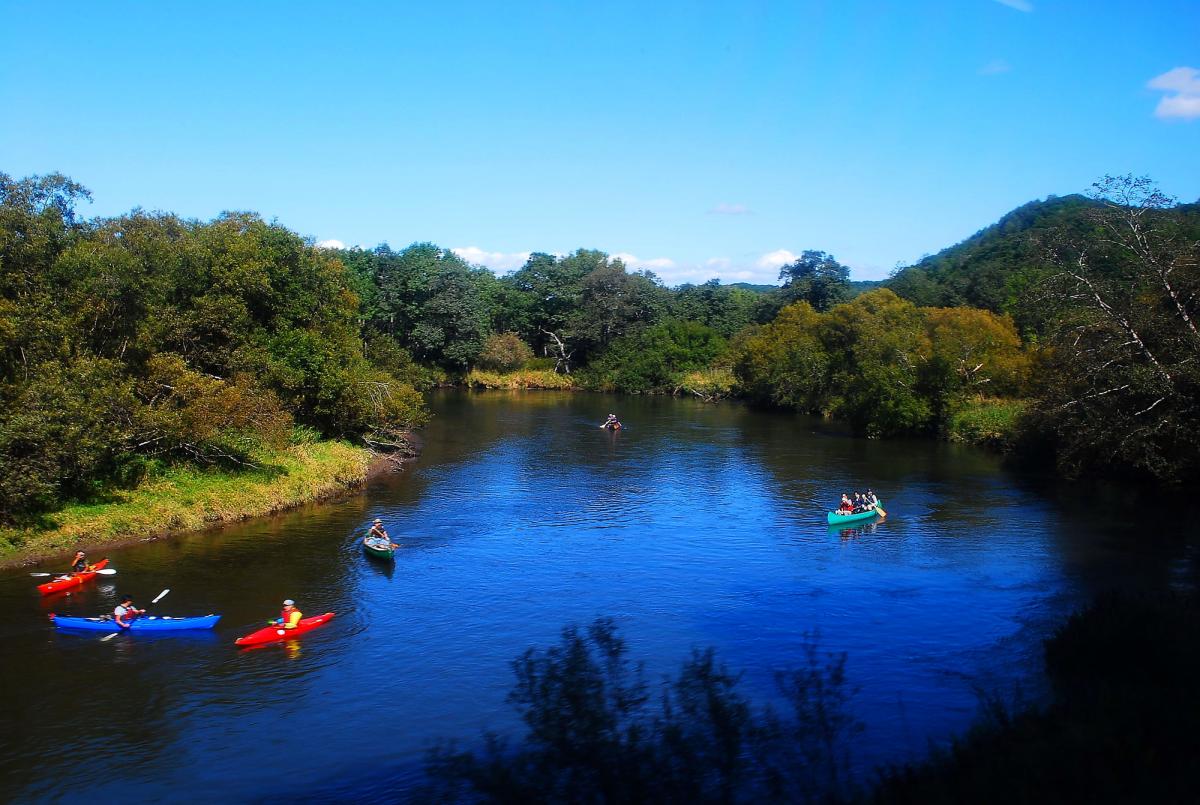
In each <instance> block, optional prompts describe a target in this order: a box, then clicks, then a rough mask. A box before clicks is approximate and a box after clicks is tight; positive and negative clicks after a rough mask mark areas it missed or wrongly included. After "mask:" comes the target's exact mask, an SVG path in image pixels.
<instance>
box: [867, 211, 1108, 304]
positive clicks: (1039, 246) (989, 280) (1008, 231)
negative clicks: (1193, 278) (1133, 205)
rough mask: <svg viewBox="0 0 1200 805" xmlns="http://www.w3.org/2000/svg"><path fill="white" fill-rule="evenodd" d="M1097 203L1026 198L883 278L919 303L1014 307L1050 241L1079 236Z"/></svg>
mask: <svg viewBox="0 0 1200 805" xmlns="http://www.w3.org/2000/svg"><path fill="white" fill-rule="evenodd" d="M1098 203H1099V202H1097V201H1094V200H1092V199H1089V198H1087V197H1086V196H1081V195H1070V196H1062V197H1055V196H1051V197H1050V198H1048V199H1046V200H1045V201H1031V202H1029V203H1028V204H1025V205H1023V206H1020V207H1017V208H1016V209H1015V210H1013V211H1012V212H1010V213H1008V214H1007V215H1005V216H1004V217H1003V218H1001V219H1000V220H999V221H997V222H996V223H994V224H992V225H991V226H988V227H986V228H984V229H981V230H980V231H978V232H976V233H975V234H974V235H972V236H971V237H969V238H967V239H966V240H964V241H962V242H961V243H958V244H956V245H954V246H950V247H949V248H946V249H942V250H941V251H940V252H938V253H937V254H935V255H932V256H930V257H926V258H924V259H922V260H920V261H919V262H918V263H917V264H916V265H913V266H909V267H908V268H904V269H901V270H900V271H899V272H897V273H896V274H895V276H893V277H892V278H891V279H890V280H888V281H887V282H886V283H884V285H885V287H887V288H891V289H892V290H893V291H895V292H896V293H897V294H898V295H899V296H901V297H902V298H904V299H907V300H909V301H910V302H913V303H915V304H917V305H921V306H924V307H958V306H960V305H967V306H970V307H980V308H985V309H987V310H991V311H993V312H996V313H1013V312H1015V302H1016V300H1017V299H1018V298H1019V295H1020V293H1021V290H1022V289H1023V288H1025V287H1027V286H1028V285H1029V284H1030V283H1031V282H1032V281H1033V279H1034V277H1035V276H1036V272H1037V267H1038V266H1039V265H1042V264H1044V262H1045V260H1044V258H1043V256H1042V254H1041V253H1042V251H1043V250H1044V249H1045V248H1047V247H1048V246H1049V245H1050V243H1049V242H1050V241H1052V240H1061V239H1062V238H1063V237H1064V236H1067V237H1071V236H1079V239H1081V240H1082V239H1083V236H1084V235H1085V234H1086V233H1087V231H1088V230H1089V229H1090V228H1091V227H1092V226H1094V224H1093V223H1090V222H1089V220H1088V216H1087V215H1085V213H1086V211H1087V210H1088V209H1092V208H1095V207H1096V206H1097V205H1098Z"/></svg>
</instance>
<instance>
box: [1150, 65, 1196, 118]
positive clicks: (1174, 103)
mask: <svg viewBox="0 0 1200 805" xmlns="http://www.w3.org/2000/svg"><path fill="white" fill-rule="evenodd" d="M1146 86H1147V87H1149V88H1150V89H1156V90H1159V91H1161V92H1165V93H1167V94H1166V95H1164V96H1163V97H1162V98H1161V99H1160V100H1159V102H1158V106H1157V107H1155V109H1154V115H1155V117H1161V118H1172V117H1178V118H1182V119H1184V120H1191V119H1193V118H1197V117H1200V70H1197V69H1196V68H1195V67H1176V68H1175V69H1173V70H1168V71H1167V72H1165V73H1163V74H1162V75H1160V76H1155V77H1154V78H1152V79H1150V81H1149V82H1147V84H1146Z"/></svg>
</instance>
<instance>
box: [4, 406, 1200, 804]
mask: <svg viewBox="0 0 1200 805" xmlns="http://www.w3.org/2000/svg"><path fill="white" fill-rule="evenodd" d="M432 407H433V411H434V413H435V416H434V418H433V421H432V423H431V424H430V425H429V426H428V428H427V429H426V430H425V432H424V440H425V447H424V451H423V453H422V455H421V457H420V459H419V460H418V461H417V462H415V463H414V464H412V465H410V466H409V467H408V468H407V469H406V471H405V472H403V473H401V474H399V475H394V476H390V477H387V478H383V479H380V480H377V481H375V482H373V483H372V484H371V485H370V486H369V488H368V489H367V490H366V493H365V494H363V495H361V496H357V497H353V498H351V499H348V500H346V501H344V502H340V503H335V504H330V505H323V506H311V507H306V508H303V509H300V510H297V511H294V512H290V513H288V514H285V515H281V516H277V517H273V518H264V519H260V520H255V521H252V522H248V523H244V524H240V525H237V526H233V527H228V528H224V529H221V530H218V531H213V532H209V533H203V534H194V535H189V536H185V537H180V538H176V539H171V540H163V541H158V542H150V543H146V544H142V545H136V546H132V547H128V548H123V549H119V550H113V551H110V552H108V555H109V556H110V557H111V559H112V567H114V568H116V569H117V570H118V575H116V576H113V577H107V578H105V577H102V578H99V579H97V580H96V581H94V582H91V583H89V584H87V585H85V586H84V587H83V588H82V589H80V590H79V591H78V592H76V593H75V594H73V595H71V596H65V595H60V596H54V597H49V598H46V599H39V596H38V595H37V594H36V592H35V590H34V589H33V587H34V583H35V581H36V580H33V579H30V578H29V575H28V569H25V570H9V571H4V572H3V573H0V612H3V613H4V614H3V617H2V618H0V645H3V658H4V659H3V666H2V669H0V713H2V714H3V726H2V727H0V801H9V802H12V801H17V802H26V801H49V800H67V801H70V800H84V799H95V800H102V801H112V800H118V799H120V800H126V801H131V802H144V801H152V800H165V799H170V800H172V801H231V800H232V801H244V800H254V799H259V798H266V799H272V798H280V799H292V798H295V797H297V796H301V795H308V796H316V797H317V798H331V799H336V798H347V797H351V796H352V795H357V796H359V797H363V798H367V799H370V798H372V797H385V796H397V795H402V793H403V791H404V787H405V786H407V785H410V784H411V782H412V780H413V778H414V771H413V770H414V769H417V768H419V763H420V760H421V758H422V755H423V752H424V750H425V748H426V747H428V746H429V745H430V744H431V743H432V742H434V741H436V740H439V739H456V740H458V741H459V742H460V744H462V745H466V746H470V745H472V743H473V742H475V741H477V740H478V737H479V735H480V734H481V732H482V731H483V730H485V729H491V730H497V731H500V732H510V733H511V732H515V731H516V730H517V727H518V726H519V725H518V723H517V721H516V718H515V716H514V714H513V712H512V710H511V709H510V708H509V707H508V706H507V705H506V704H505V703H504V698H505V695H506V693H507V691H508V689H509V687H510V686H511V684H512V673H511V670H510V668H509V662H510V661H511V660H512V659H513V658H515V657H516V656H517V655H519V654H520V653H521V652H522V651H524V650H525V649H526V648H528V647H530V646H535V645H536V646H546V645H549V644H551V643H553V642H554V641H555V640H556V639H557V636H558V634H559V632H560V630H561V628H562V627H563V626H564V625H566V624H568V623H579V624H585V623H588V622H590V621H591V620H592V619H594V618H595V617H596V616H599V615H605V616H611V617H613V618H614V619H615V620H616V622H617V624H618V626H619V628H620V630H621V634H622V635H623V636H624V637H625V638H626V639H627V641H628V643H629V645H630V650H631V654H632V656H633V657H635V658H637V659H643V660H645V662H646V668H647V671H648V672H649V674H650V675H651V677H657V675H659V674H662V673H669V672H672V671H674V670H677V669H678V667H679V664H680V663H681V661H683V660H684V659H686V657H687V656H688V653H689V651H690V649H691V648H692V647H705V646H713V647H715V648H716V650H717V652H718V655H719V657H720V658H721V659H722V660H724V661H725V662H726V663H728V664H729V666H730V667H731V668H733V669H738V670H742V671H744V677H743V681H742V690H743V691H744V692H745V693H747V694H749V695H751V696H752V697H753V698H755V699H756V700H760V701H766V700H769V699H770V698H771V697H772V695H773V694H772V682H771V679H772V672H773V671H774V670H776V669H786V668H789V667H796V666H798V665H799V660H800V658H799V656H798V649H799V647H800V646H801V644H802V642H803V640H804V635H805V634H806V633H816V634H819V641H820V644H821V646H822V648H823V649H825V650H828V651H834V652H845V653H846V655H847V664H846V668H847V673H848V676H849V680H850V683H851V684H852V685H853V686H854V687H855V688H856V689H857V693H856V695H855V696H854V698H853V700H852V701H853V704H852V707H853V711H854V714H855V715H856V716H857V717H858V718H860V719H861V720H862V721H863V722H864V723H865V725H866V728H865V729H864V731H863V732H862V733H861V734H860V735H858V736H857V737H856V738H855V739H854V744H853V746H852V747H851V749H852V754H853V757H854V758H855V764H856V767H857V768H858V769H859V770H860V771H864V770H868V769H870V768H871V767H873V766H874V765H875V764H878V763H885V762H896V761H904V760H908V759H914V758H919V757H922V756H923V755H924V754H925V752H926V749H927V745H928V741H930V740H932V741H934V742H944V741H945V740H947V739H948V738H949V736H951V735H952V734H953V733H955V732H958V731H961V730H963V729H964V728H966V727H967V726H968V725H969V723H970V722H971V720H972V719H973V717H974V716H975V714H976V712H977V709H978V703H979V698H978V691H979V690H986V691H1000V692H1002V693H1003V694H1004V695H1008V694H1011V693H1012V692H1013V691H1014V690H1016V689H1017V688H1018V687H1019V688H1020V689H1021V690H1022V691H1023V692H1024V693H1023V695H1024V696H1026V697H1031V698H1036V697H1037V696H1038V695H1039V691H1040V685H1041V676H1040V668H1041V654H1040V652H1041V641H1042V639H1043V638H1044V637H1046V636H1047V635H1048V634H1049V633H1050V632H1051V631H1052V630H1053V628H1054V627H1055V625H1056V624H1057V623H1059V622H1060V621H1061V619H1062V618H1063V617H1064V616H1065V615H1066V614H1067V613H1068V612H1070V611H1071V610H1072V609H1073V608H1075V607H1077V606H1078V605H1080V604H1081V603H1083V602H1085V601H1087V600H1089V599H1090V598H1091V597H1092V596H1093V595H1095V594H1096V593H1097V592H1100V591H1103V590H1106V589H1109V588H1113V587H1125V588H1134V589H1151V590H1161V589H1167V588H1170V587H1172V586H1177V585H1180V584H1184V583H1185V579H1187V578H1191V575H1190V572H1189V571H1190V568H1191V567H1192V566H1193V563H1194V562H1195V558H1196V553H1195V544H1196V541H1195V539H1194V535H1189V534H1183V533H1181V528H1182V527H1181V526H1180V525H1179V524H1178V523H1174V524H1173V523H1172V521H1170V520H1167V519H1163V520H1162V521H1161V522H1159V523H1158V524H1156V525H1151V524H1148V520H1150V519H1152V518H1149V517H1148V516H1147V514H1146V513H1145V512H1139V511H1138V510H1137V509H1136V508H1132V507H1130V506H1129V505H1126V504H1125V503H1123V502H1122V501H1121V500H1119V499H1118V497H1119V496H1113V495H1107V496H1104V497H1103V498H1102V499H1098V498H1097V497H1096V496H1095V495H1089V496H1086V497H1085V496H1082V495H1080V493H1079V492H1078V491H1076V490H1073V489H1072V488H1071V487H1062V486H1060V487H1054V486H1051V487H1046V486H1044V485H1037V484H1033V483H1030V482H1029V481H1028V480H1027V479H1021V478H1019V477H1017V476H1014V475H1012V474H1011V473H1009V472H1007V471H1005V470H1004V469H1003V468H1002V467H1001V465H1000V462H999V461H998V460H997V459H996V458H995V457H994V456H991V455H988V454H985V453H982V452H979V451H976V450H972V449H967V448H958V447H954V446H951V445H946V444H939V443H934V442H929V441H865V440H861V439H856V438H852V437H850V436H849V435H847V434H845V433H842V432H839V431H838V430H837V429H836V428H830V427H828V426H825V425H823V424H822V423H819V422H815V421H813V420H809V419H805V418H802V417H796V416H792V415H789V414H782V413H764V412H758V411H753V410H751V409H748V408H745V407H742V406H739V405H732V404H730V405H704V404H701V403H700V402H697V401H693V400H687V399H672V398H662V397H631V398H621V397H612V396H600V395H589V394H574V395H572V394H565V393H556V392H527V393H517V392H514V393H508V392H485V393H465V392H447V393H439V394H436V395H434V396H433V397H432ZM612 409H616V410H617V412H618V413H619V414H620V416H621V418H622V420H623V421H624V422H625V423H626V425H627V427H626V429H625V430H623V431H620V432H617V433H610V432H607V431H603V430H601V429H599V428H598V427H597V425H598V424H599V423H600V422H601V421H602V420H603V418H604V415H605V414H606V413H607V412H608V411H609V410H612ZM867 485H870V486H872V487H874V489H875V490H876V491H877V492H878V493H879V494H880V497H881V498H882V499H883V501H884V504H885V507H886V509H887V511H888V513H889V516H888V517H887V519H886V520H883V521H882V522H878V523H874V524H870V525H867V526H865V527H863V528H859V529H853V530H845V531H839V530H838V529H831V528H828V527H827V526H826V525H825V511H826V509H827V508H829V507H831V506H832V505H833V504H834V503H835V502H836V500H837V497H838V495H839V493H840V492H842V491H844V490H851V489H855V488H863V487H866V486H867ZM375 516H379V517H382V518H383V519H384V520H385V521H386V523H387V526H388V528H389V530H390V532H391V534H392V536H393V537H394V538H397V541H398V542H401V543H402V544H403V545H404V548H403V550H402V551H400V552H399V553H398V557H397V560H396V562H395V566H394V568H392V567H387V566H384V565H380V564H379V563H378V562H376V561H371V560H368V559H366V558H365V557H364V556H363V555H362V553H361V551H360V550H359V548H358V546H357V541H356V539H357V537H356V535H357V534H360V533H361V532H362V530H363V529H364V528H365V527H366V526H367V525H368V524H369V523H370V520H371V518H373V517H375ZM164 588H170V590H171V592H170V594H169V596H168V597H166V598H165V599H163V601H162V602H161V603H159V604H157V605H156V606H155V609H156V610H157V611H159V612H160V613H161V614H167V615H200V614H207V613H210V612H215V613H220V614H221V615H222V616H223V618H222V621H221V623H220V624H218V626H217V628H216V630H215V631H214V632H213V633H211V634H207V633H199V634H187V635H176V636H169V635H167V636H152V635H121V636H118V637H117V638H115V639H113V640H109V641H104V642H101V641H100V640H99V638H98V636H96V635H90V636H87V635H84V636H80V635H77V634H69V633H56V631H55V630H54V629H53V628H51V626H50V624H49V621H48V619H47V617H46V615H47V614H48V613H50V612H58V613H62V614H74V615H91V614H98V613H100V612H102V611H107V610H111V608H112V606H113V605H114V603H115V602H116V597H117V595H119V594H120V593H123V592H129V593H130V594H133V595H134V596H135V597H136V599H137V601H138V602H139V604H141V605H143V606H144V605H145V602H147V601H149V600H150V599H151V598H153V597H154V596H155V595H156V594H157V593H158V592H159V591H161V590H162V589H164ZM289 597H290V598H295V599H296V600H297V602H298V604H299V606H300V607H301V608H302V609H303V610H304V612H305V613H306V614H308V615H315V614H319V613H321V612H324V611H335V612H337V617H336V618H335V619H334V620H333V621H332V622H331V623H330V624H329V625H327V626H325V627H323V628H322V629H321V630H319V631H314V632H312V633H310V634H309V635H307V636H306V637H304V638H303V639H302V640H300V641H296V642H294V643H293V644H290V645H274V646H270V647H267V648H264V649H259V650H253V651H246V650H239V649H236V648H234V647H233V645H232V641H233V638H234V637H236V636H238V635H240V634H245V633H247V632H249V631H252V630H253V629H255V628H258V627H259V626H261V625H262V623H263V621H264V620H265V619H266V618H269V617H274V616H275V615H276V614H277V613H278V610H279V603H280V602H281V601H282V600H283V599H284V598H289Z"/></svg>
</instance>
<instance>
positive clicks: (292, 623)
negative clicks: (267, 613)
mask: <svg viewBox="0 0 1200 805" xmlns="http://www.w3.org/2000/svg"><path fill="white" fill-rule="evenodd" d="M303 617H304V613H303V612H301V611H300V610H298V609H296V602H295V601H293V600H292V599H290V598H289V599H288V600H286V601H284V602H283V612H281V613H280V614H279V617H278V618H277V619H276V620H275V621H274V623H275V624H276V625H277V626H282V627H283V628H284V629H295V628H296V627H297V626H299V625H300V619H301V618H303Z"/></svg>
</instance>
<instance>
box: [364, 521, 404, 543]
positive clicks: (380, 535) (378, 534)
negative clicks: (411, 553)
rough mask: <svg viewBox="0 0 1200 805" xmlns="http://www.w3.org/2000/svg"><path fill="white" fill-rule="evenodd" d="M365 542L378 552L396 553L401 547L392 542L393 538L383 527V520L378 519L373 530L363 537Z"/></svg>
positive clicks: (372, 526) (372, 527) (373, 524)
mask: <svg viewBox="0 0 1200 805" xmlns="http://www.w3.org/2000/svg"><path fill="white" fill-rule="evenodd" d="M363 542H364V543H365V544H367V545H369V546H371V547H372V548H375V549H376V550H381V551H389V550H390V551H394V550H396V549H397V548H399V547H400V546H399V545H397V544H396V543H394V542H392V538H391V537H389V536H388V533H387V531H386V530H385V529H384V527H383V520H380V519H379V518H378V517H376V518H375V522H374V523H372V524H371V530H370V531H368V532H367V535H366V536H365V537H363Z"/></svg>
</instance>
